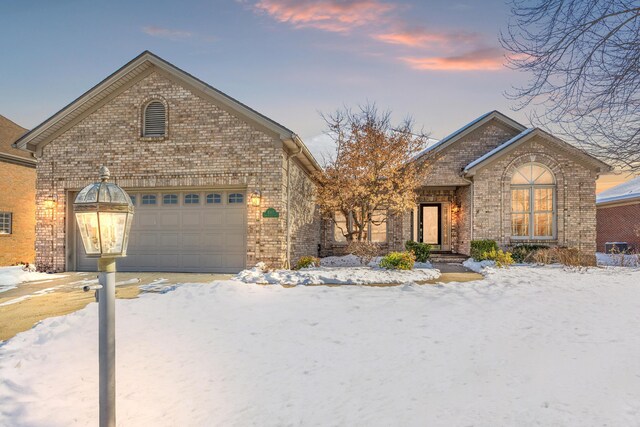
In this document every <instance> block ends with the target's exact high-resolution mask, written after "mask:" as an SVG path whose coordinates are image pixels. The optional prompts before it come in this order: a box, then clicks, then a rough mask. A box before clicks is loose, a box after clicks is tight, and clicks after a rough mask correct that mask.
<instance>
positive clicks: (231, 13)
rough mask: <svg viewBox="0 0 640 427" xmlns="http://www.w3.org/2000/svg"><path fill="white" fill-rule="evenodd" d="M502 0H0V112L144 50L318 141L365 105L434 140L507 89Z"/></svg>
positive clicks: (519, 115) (53, 102)
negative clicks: (348, 111)
mask: <svg viewBox="0 0 640 427" xmlns="http://www.w3.org/2000/svg"><path fill="white" fill-rule="evenodd" d="M509 14H510V10H509V6H508V5H507V4H506V3H505V0H483V1H477V0H474V1H472V0H462V1H458V0H443V1H440V0H428V1H410V0H406V1H386V0H353V1H340V0H309V1H295V0H226V1H223V0H182V1H167V0H154V1H150V0H141V1H121V0H110V1H100V2H98V1H90V0H56V1H51V0H0V36H1V37H0V46H1V52H2V60H1V61H0V114H2V115H4V116H6V117H7V118H9V119H11V120H13V121H15V122H16V123H18V124H20V125H21V126H23V127H26V128H33V127H34V126H36V125H38V124H39V123H40V122H42V121H44V120H45V119H46V118H48V117H49V116H51V115H52V114H54V113H55V112H56V111H58V110H59V109H61V108H62V107H64V106H65V105H67V104H68V103H69V102H71V101H72V100H74V99H75V98H76V97H78V96H79V95H81V94H82V93H84V92H85V91H86V90H88V89H89V88H91V87H92V86H93V85H95V84H96V83H98V82H99V81H100V80H102V79H103V78H105V77H106V76H107V75H109V74H111V73H112V72H113V71H115V70H116V69H118V68H119V67H121V66H122V65H124V64H125V63H126V62H128V61H129V60H130V59H132V58H134V57H135V56H137V55H138V54H139V53H141V52H142V51H144V50H146V49H148V50H150V51H152V52H154V53H155V54H157V55H159V56H161V57H162V58H164V59H166V60H167V61H169V62H171V63H173V64H175V65H176V66H178V67H180V68H182V69H183V70H185V71H187V72H189V73H191V74H193V75H194V76H196V77H198V78H200V79H201V80H204V81H206V82H207V83H209V84H211V85H212V86H214V87H216V88H218V89H220V90H222V91H223V92H226V93H227V94H229V95H230V96H232V97H234V98H236V99H238V100H240V101H242V102H244V103H245V104H247V105H249V106H251V107H252V108H254V109H256V110H258V111H260V112H261V113H263V114H265V115H266V116H268V117H270V118H272V119H274V120H276V121H278V122H280V123H282V124H283V125H285V126H287V127H288V128H290V129H292V130H293V131H294V132H296V133H297V134H299V135H300V136H301V137H302V138H303V140H304V141H305V142H306V143H307V145H308V146H309V147H310V149H311V150H312V151H313V152H314V153H315V154H321V153H322V152H324V151H326V150H327V149H328V145H327V141H326V138H324V137H322V134H323V132H324V130H325V124H324V121H323V119H322V117H321V113H331V112H333V111H335V110H336V109H338V108H340V107H343V106H349V107H357V106H358V105H361V104H364V103H367V102H375V103H376V104H377V105H378V107H379V108H380V109H383V110H391V111H392V112H393V117H394V118H395V119H396V120H400V119H402V118H404V117H405V116H411V117H413V119H414V120H415V122H416V125H417V127H418V128H423V129H424V130H425V131H427V132H429V133H430V134H431V136H432V137H433V138H436V139H440V138H442V137H443V136H446V135H447V134H449V133H451V132H452V131H454V130H455V129H457V128H459V127H461V126H462V125H464V124H465V123H467V122H469V121H471V120H473V119H474V118H476V117H478V116H480V115H481V114H483V113H485V112H487V111H490V110H494V109H497V110H500V111H502V112H503V113H506V114H507V115H510V116H511V117H513V118H514V119H516V120H518V121H520V122H522V123H523V124H527V122H528V121H527V119H526V111H513V110H512V108H513V107H514V106H515V104H514V102H513V101H512V100H509V99H507V98H506V97H505V96H504V93H505V91H508V90H509V89H510V88H511V87H512V86H513V85H521V84H523V83H524V82H525V81H526V76H525V75H523V74H522V73H519V72H516V71H513V70H509V69H508V68H506V67H505V66H504V65H503V62H504V59H503V54H504V53H503V51H502V49H501V47H500V43H499V41H498V37H499V31H500V29H504V28H505V27H506V25H507V22H508V18H509Z"/></svg>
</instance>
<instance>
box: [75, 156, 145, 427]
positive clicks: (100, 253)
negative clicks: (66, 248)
mask: <svg viewBox="0 0 640 427" xmlns="http://www.w3.org/2000/svg"><path fill="white" fill-rule="evenodd" d="M108 178H109V169H107V168H106V167H105V166H102V167H101V168H100V182H96V183H94V184H91V185H88V186H86V187H85V188H83V189H82V191H80V193H78V195H77V196H76V200H75V202H74V203H73V211H74V213H75V215H76V222H77V223H78V228H79V229H80V236H81V237H82V244H83V246H84V250H85V251H86V253H87V256H88V257H90V258H98V270H99V272H100V274H99V276H98V283H99V286H98V312H99V322H100V326H99V331H100V332H99V346H98V349H99V362H100V427H115V425H116V367H115V359H116V339H115V299H116V277H115V275H116V258H118V257H124V256H127V244H128V243H129V230H130V229H131V221H132V220H133V203H131V199H130V198H129V195H128V194H127V193H126V192H125V191H124V190H123V189H122V188H120V187H118V186H117V185H116V184H113V183H110V182H107V179H108Z"/></svg>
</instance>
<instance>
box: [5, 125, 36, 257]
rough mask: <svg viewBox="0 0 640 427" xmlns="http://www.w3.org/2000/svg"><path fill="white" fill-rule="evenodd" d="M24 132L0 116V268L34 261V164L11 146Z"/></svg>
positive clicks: (26, 155) (26, 154)
mask: <svg viewBox="0 0 640 427" xmlns="http://www.w3.org/2000/svg"><path fill="white" fill-rule="evenodd" d="M26 131H27V130H26V129H24V128H22V127H21V126H18V125H17V124H15V123H13V122H12V121H11V120H9V119H7V118H5V117H3V116H0V266H3V265H13V264H17V263H21V262H22V263H25V262H28V263H33V261H34V260H35V240H36V194H35V193H36V190H35V188H36V160H35V159H34V158H33V156H32V155H31V154H30V153H27V152H25V151H22V150H18V149H17V148H14V147H13V146H12V144H13V142H14V141H15V140H17V139H18V138H19V137H20V136H21V135H23V134H24V133H25V132H26Z"/></svg>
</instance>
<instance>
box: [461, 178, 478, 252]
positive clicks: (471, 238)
mask: <svg viewBox="0 0 640 427" xmlns="http://www.w3.org/2000/svg"><path fill="white" fill-rule="evenodd" d="M460 178H462V179H463V180H465V181H466V182H468V183H469V187H470V189H471V191H470V194H469V197H470V198H471V208H470V209H469V210H470V211H471V212H470V216H469V227H470V230H469V231H470V233H469V245H471V242H472V241H473V217H474V216H475V214H474V212H473V210H474V209H473V208H474V203H473V201H474V200H473V199H474V197H473V195H474V188H473V187H474V185H473V181H472V180H470V179H467V178H465V177H464V172H462V174H460Z"/></svg>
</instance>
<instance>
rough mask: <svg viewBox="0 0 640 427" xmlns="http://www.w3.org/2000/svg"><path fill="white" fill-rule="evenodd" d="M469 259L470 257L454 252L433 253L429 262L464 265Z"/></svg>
mask: <svg viewBox="0 0 640 427" xmlns="http://www.w3.org/2000/svg"><path fill="white" fill-rule="evenodd" d="M468 258H469V256H468V255H462V254H456V253H452V252H438V251H436V252H431V257H430V258H429V261H430V262H432V263H434V262H438V263H440V262H441V263H444V264H462V263H463V262H464V261H466V260H467V259H468Z"/></svg>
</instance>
